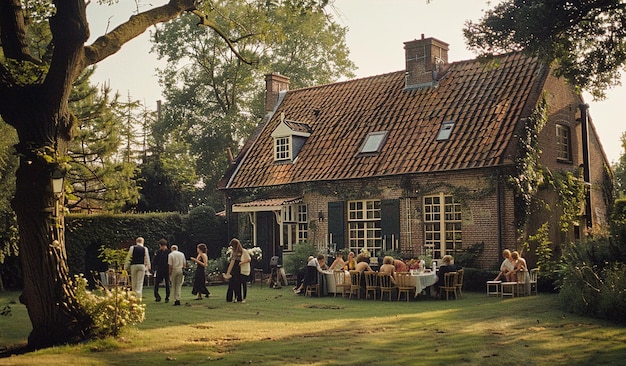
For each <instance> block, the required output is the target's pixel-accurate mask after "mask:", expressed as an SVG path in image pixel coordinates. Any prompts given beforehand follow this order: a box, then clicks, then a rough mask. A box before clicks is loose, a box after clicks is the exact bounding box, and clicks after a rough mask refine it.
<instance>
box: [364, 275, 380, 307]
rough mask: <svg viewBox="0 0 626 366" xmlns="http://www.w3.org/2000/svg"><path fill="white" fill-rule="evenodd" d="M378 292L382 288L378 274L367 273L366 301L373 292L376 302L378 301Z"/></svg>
mask: <svg viewBox="0 0 626 366" xmlns="http://www.w3.org/2000/svg"><path fill="white" fill-rule="evenodd" d="M378 290H380V286H379V285H378V272H374V271H365V299H366V300H367V299H368V298H369V294H370V292H372V293H373V294H374V300H376V296H378Z"/></svg>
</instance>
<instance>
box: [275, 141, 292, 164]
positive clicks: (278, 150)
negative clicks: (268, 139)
mask: <svg viewBox="0 0 626 366" xmlns="http://www.w3.org/2000/svg"><path fill="white" fill-rule="evenodd" d="M290 159H291V136H284V137H277V138H275V139H274V160H277V161H279V160H290Z"/></svg>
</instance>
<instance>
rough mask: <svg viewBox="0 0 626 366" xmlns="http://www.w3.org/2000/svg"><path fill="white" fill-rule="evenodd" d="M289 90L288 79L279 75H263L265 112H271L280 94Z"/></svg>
mask: <svg viewBox="0 0 626 366" xmlns="http://www.w3.org/2000/svg"><path fill="white" fill-rule="evenodd" d="M286 90H289V78H288V77H286V76H283V75H281V74H277V73H272V74H267V75H265V112H266V113H268V112H271V111H273V110H274V108H275V107H276V104H277V103H278V97H279V95H280V92H282V91H286Z"/></svg>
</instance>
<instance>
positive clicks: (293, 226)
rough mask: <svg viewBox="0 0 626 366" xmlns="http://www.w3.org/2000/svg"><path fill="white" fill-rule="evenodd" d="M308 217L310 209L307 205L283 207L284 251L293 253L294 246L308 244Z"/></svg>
mask: <svg viewBox="0 0 626 366" xmlns="http://www.w3.org/2000/svg"><path fill="white" fill-rule="evenodd" d="M308 216H309V215H308V207H307V205H306V204H293V205H285V206H283V208H282V219H283V224H282V230H283V243H282V246H283V250H285V251H292V250H293V245H294V244H297V243H302V242H306V241H307V240H308V237H309V224H308Z"/></svg>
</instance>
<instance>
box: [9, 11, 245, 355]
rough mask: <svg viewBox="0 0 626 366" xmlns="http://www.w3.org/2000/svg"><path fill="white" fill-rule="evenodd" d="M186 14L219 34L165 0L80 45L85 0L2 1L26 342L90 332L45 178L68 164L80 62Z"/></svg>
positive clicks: (72, 338) (84, 35)
mask: <svg viewBox="0 0 626 366" xmlns="http://www.w3.org/2000/svg"><path fill="white" fill-rule="evenodd" d="M110 1H111V0H103V2H110ZM187 11H192V12H196V13H197V14H198V15H200V16H201V19H203V21H202V24H204V25H206V26H208V27H214V28H215V29H216V30H217V31H219V28H218V27H217V26H215V24H213V23H211V22H210V21H208V20H206V21H205V20H204V19H205V18H204V14H202V13H199V12H198V11H197V9H196V1H193V0H170V1H169V2H168V3H167V4H165V5H162V6H156V7H153V8H151V9H150V10H147V11H143V12H140V13H137V14H135V15H134V16H133V17H131V18H130V19H129V20H128V21H127V22H125V23H123V24H121V25H120V26H118V27H116V28H115V29H113V30H111V31H110V32H109V33H107V34H106V35H103V36H101V37H99V38H97V39H96V40H95V41H94V42H93V43H92V44H91V45H85V43H86V41H87V39H88V38H89V25H88V22H87V15H86V12H87V3H86V2H85V1H84V0H64V1H58V0H52V1H49V0H30V1H27V2H22V1H20V0H0V32H1V36H2V38H1V40H2V53H1V54H0V100H1V101H2V103H0V117H1V118H2V119H3V120H4V121H5V122H6V123H7V124H9V125H11V126H12V127H13V128H15V130H16V131H17V135H18V138H19V143H18V144H17V145H16V150H17V152H18V154H19V156H20V160H19V167H18V169H17V172H16V191H15V197H14V199H13V201H12V207H13V209H14V211H15V213H16V215H17V222H18V227H19V243H20V248H19V249H20V260H21V263H22V269H23V272H24V291H23V292H22V295H21V296H20V301H21V302H22V303H24V304H25V305H26V308H27V310H28V315H29V317H30V320H31V323H32V325H33V329H32V331H31V333H30V335H29V338H28V343H29V345H30V346H31V347H35V348H39V347H45V346H49V345H53V344H63V343H67V342H76V341H80V340H83V339H85V338H88V337H90V333H89V329H90V326H91V324H92V320H91V319H90V318H89V317H88V316H87V315H86V313H85V312H84V310H83V309H81V307H80V306H79V304H78V303H77V301H76V296H75V293H74V288H73V286H72V281H71V279H70V277H69V271H68V268H67V265H66V259H67V258H66V254H65V239H64V219H63V212H62V210H59V212H57V210H54V208H55V207H58V206H57V205H58V203H59V201H62V200H63V195H62V194H61V196H60V197H59V196H57V195H56V194H54V192H52V190H51V184H50V174H51V171H53V170H55V169H62V170H67V169H68V165H67V161H68V157H67V149H68V144H69V142H70V141H71V139H72V138H73V137H74V135H75V130H76V125H77V119H76V117H75V116H74V115H73V113H72V112H71V110H70V108H69V104H68V99H69V96H70V93H71V90H72V85H73V83H74V81H75V80H76V79H77V78H78V77H79V76H80V75H81V74H82V73H83V71H84V70H85V68H87V67H89V66H91V65H95V64H97V63H98V62H100V61H102V60H103V59H105V58H107V57H109V56H111V55H113V54H115V53H116V52H117V51H118V50H119V49H120V47H122V46H123V45H124V44H125V43H127V42H128V41H130V40H131V39H133V38H135V37H136V36H138V35H140V34H142V33H143V32H145V31H146V29H147V28H148V27H150V26H153V25H155V24H159V23H162V22H166V21H169V20H171V19H174V18H177V17H178V16H180V15H181V14H183V13H185V12H187ZM40 29H44V30H47V31H49V34H51V35H52V38H51V41H50V42H42V43H38V41H39V39H38V38H37V37H36V35H37V34H38V31H39V30H40ZM27 34H28V37H27ZM33 35H35V36H33ZM231 44H233V43H232V42H231ZM233 47H234V45H233Z"/></svg>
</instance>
